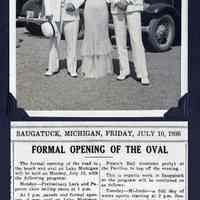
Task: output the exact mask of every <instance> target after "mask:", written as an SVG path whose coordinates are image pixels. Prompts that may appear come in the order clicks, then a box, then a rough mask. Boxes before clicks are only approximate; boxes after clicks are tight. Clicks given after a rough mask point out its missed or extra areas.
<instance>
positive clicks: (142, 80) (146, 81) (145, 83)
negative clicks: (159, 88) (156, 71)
mask: <svg viewBox="0 0 200 200" xmlns="http://www.w3.org/2000/svg"><path fill="white" fill-rule="evenodd" d="M141 83H142V85H149V84H150V81H149V79H148V78H147V77H146V78H141Z"/></svg>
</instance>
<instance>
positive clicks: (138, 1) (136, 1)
mask: <svg viewBox="0 0 200 200" xmlns="http://www.w3.org/2000/svg"><path fill="white" fill-rule="evenodd" d="M126 1H127V3H128V4H143V0H126Z"/></svg>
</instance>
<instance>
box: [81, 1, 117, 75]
mask: <svg viewBox="0 0 200 200" xmlns="http://www.w3.org/2000/svg"><path fill="white" fill-rule="evenodd" d="M84 23H85V33H84V40H83V43H82V49H81V54H82V56H83V57H82V66H81V71H82V72H83V74H84V75H85V77H88V78H100V77H103V76H106V75H107V74H112V73H113V66H112V56H111V53H112V46H111V42H110V39H109V34H108V8H107V5H106V2H105V0H86V4H85V9H84Z"/></svg>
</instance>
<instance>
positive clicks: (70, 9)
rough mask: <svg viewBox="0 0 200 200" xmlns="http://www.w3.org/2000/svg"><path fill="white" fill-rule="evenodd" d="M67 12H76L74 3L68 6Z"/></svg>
mask: <svg viewBox="0 0 200 200" xmlns="http://www.w3.org/2000/svg"><path fill="white" fill-rule="evenodd" d="M65 10H66V11H67V12H74V11H75V10H76V8H75V7H74V5H73V4H72V3H68V4H67V5H66V9H65Z"/></svg>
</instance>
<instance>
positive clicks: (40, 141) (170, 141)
mask: <svg viewBox="0 0 200 200" xmlns="http://www.w3.org/2000/svg"><path fill="white" fill-rule="evenodd" d="M11 142H19V143H23V142H24V143H29V142H39V143H43V142H49V143H52V142H56V143H81V142H88V143H90V142H102V143H104V142H105V143H149V142H162V143H176V142H178V143H182V142H188V140H167V139H165V140H147V139H145V140H123V141H122V140H106V139H105V140H28V139H27V140H11Z"/></svg>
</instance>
